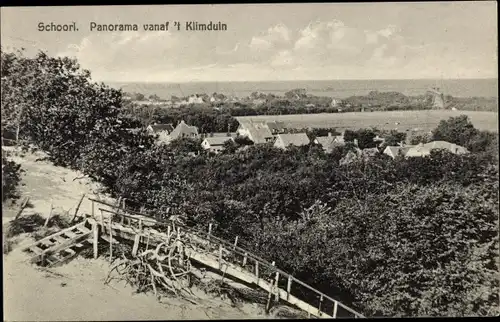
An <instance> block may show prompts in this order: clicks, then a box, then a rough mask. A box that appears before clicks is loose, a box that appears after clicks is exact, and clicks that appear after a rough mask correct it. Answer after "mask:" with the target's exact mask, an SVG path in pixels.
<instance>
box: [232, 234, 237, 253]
mask: <svg viewBox="0 0 500 322" xmlns="http://www.w3.org/2000/svg"><path fill="white" fill-rule="evenodd" d="M236 244H238V236H236V238H235V239H234V247H233V250H234V249H236Z"/></svg>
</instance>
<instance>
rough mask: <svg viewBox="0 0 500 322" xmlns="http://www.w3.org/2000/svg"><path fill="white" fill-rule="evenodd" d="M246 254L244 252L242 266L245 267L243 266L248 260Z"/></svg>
mask: <svg viewBox="0 0 500 322" xmlns="http://www.w3.org/2000/svg"><path fill="white" fill-rule="evenodd" d="M247 256H248V254H247V253H245V256H244V257H243V268H245V266H246V265H247V260H248V257H247Z"/></svg>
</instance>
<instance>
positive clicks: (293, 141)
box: [274, 133, 311, 149]
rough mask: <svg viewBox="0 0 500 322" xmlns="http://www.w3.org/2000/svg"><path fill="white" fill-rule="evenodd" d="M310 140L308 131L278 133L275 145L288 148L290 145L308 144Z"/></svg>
mask: <svg viewBox="0 0 500 322" xmlns="http://www.w3.org/2000/svg"><path fill="white" fill-rule="evenodd" d="M310 142H311V140H310V139H309V137H308V136H307V134H306V133H291V134H278V135H277V136H276V141H275V142H274V147H276V148H280V149H286V148H288V147H289V146H290V145H293V146H304V145H308V144H309V143H310Z"/></svg>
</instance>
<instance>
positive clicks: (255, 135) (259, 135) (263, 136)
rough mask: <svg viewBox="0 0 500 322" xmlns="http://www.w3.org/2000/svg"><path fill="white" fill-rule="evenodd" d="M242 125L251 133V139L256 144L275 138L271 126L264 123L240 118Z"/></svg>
mask: <svg viewBox="0 0 500 322" xmlns="http://www.w3.org/2000/svg"><path fill="white" fill-rule="evenodd" d="M238 121H239V122H240V126H241V127H242V128H244V129H245V130H247V131H248V133H249V134H250V139H251V140H252V141H253V142H254V143H255V144H260V143H267V142H268V140H267V139H270V138H273V134H272V133H271V130H270V129H269V127H268V126H267V125H266V124H264V123H254V122H253V121H252V120H238Z"/></svg>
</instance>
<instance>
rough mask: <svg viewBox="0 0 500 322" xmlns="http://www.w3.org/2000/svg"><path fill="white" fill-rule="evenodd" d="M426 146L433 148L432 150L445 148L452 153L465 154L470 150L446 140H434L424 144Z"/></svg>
mask: <svg viewBox="0 0 500 322" xmlns="http://www.w3.org/2000/svg"><path fill="white" fill-rule="evenodd" d="M424 147H426V148H428V149H431V150H434V149H445V150H448V151H450V152H452V153H457V154H463V153H467V152H468V151H467V149H466V148H464V147H462V146H460V145H457V144H454V143H450V142H446V141H432V142H429V143H426V144H424Z"/></svg>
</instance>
